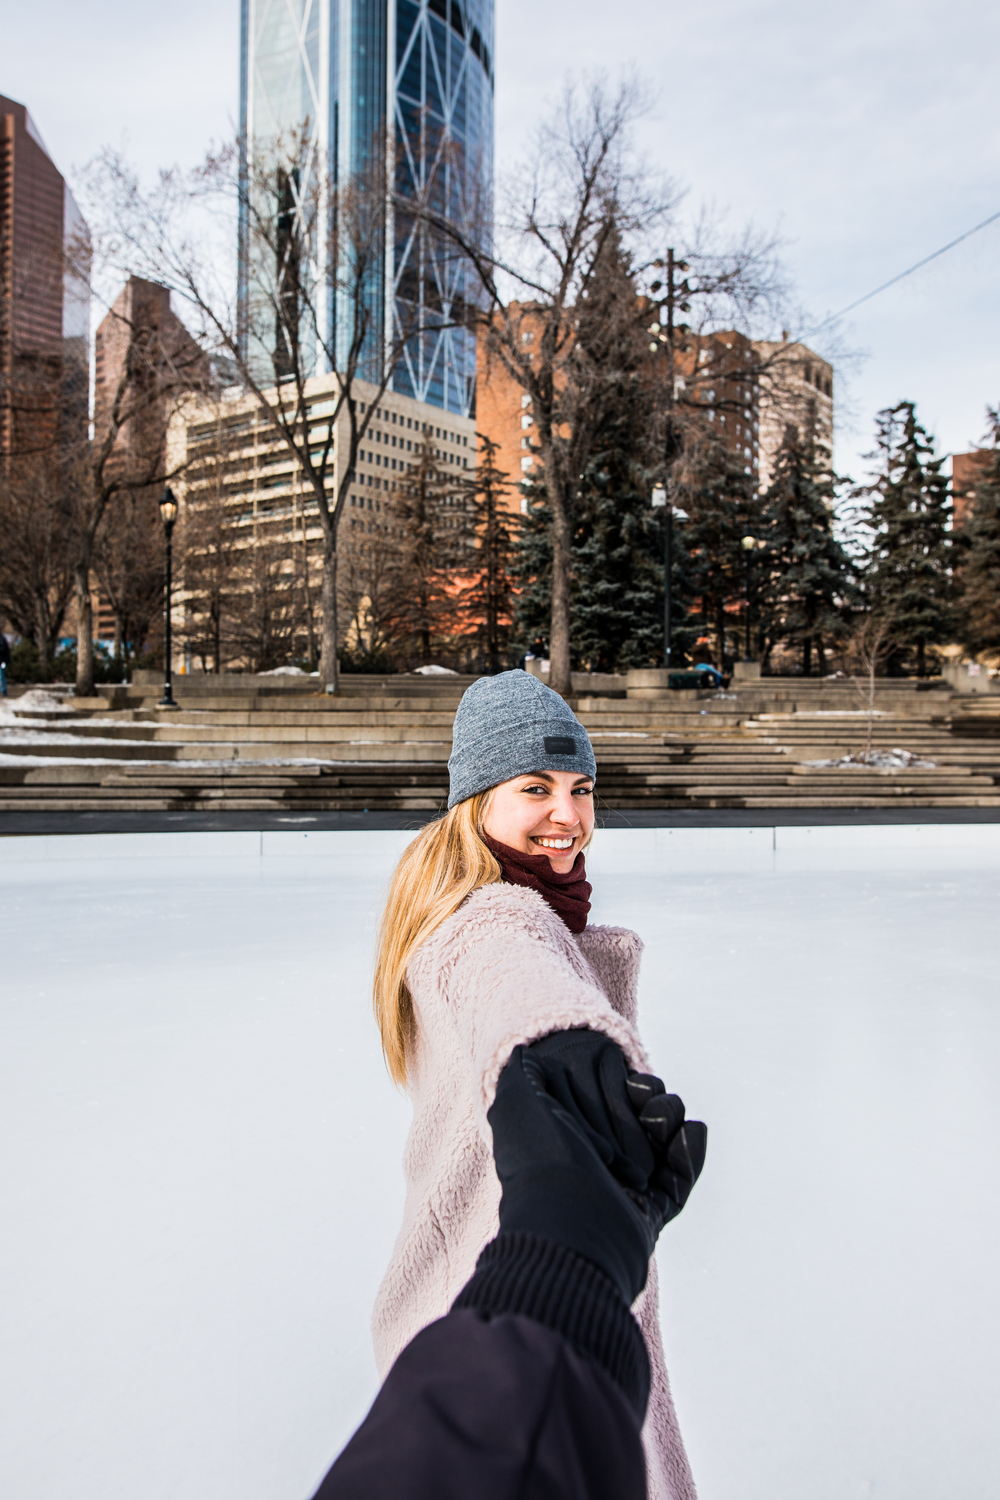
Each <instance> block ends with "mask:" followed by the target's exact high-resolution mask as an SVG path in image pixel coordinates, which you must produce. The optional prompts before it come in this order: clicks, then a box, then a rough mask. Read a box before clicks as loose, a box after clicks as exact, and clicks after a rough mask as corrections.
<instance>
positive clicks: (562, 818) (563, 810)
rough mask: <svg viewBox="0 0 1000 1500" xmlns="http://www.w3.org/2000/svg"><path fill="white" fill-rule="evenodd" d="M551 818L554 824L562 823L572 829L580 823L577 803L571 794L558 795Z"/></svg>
mask: <svg viewBox="0 0 1000 1500" xmlns="http://www.w3.org/2000/svg"><path fill="white" fill-rule="evenodd" d="M549 817H550V818H551V819H552V822H553V823H561V824H562V825H563V826H564V827H566V828H572V826H573V824H574V823H577V822H579V818H578V815H577V810H576V803H575V802H574V800H573V795H572V793H571V792H557V793H556V795H555V799H554V801H553V805H552V810H551V812H550V813H549Z"/></svg>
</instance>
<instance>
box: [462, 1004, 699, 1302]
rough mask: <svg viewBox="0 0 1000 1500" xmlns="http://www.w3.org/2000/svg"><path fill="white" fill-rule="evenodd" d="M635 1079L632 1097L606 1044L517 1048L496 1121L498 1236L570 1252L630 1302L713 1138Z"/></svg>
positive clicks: (561, 1039)
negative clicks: (535, 1240)
mask: <svg viewBox="0 0 1000 1500" xmlns="http://www.w3.org/2000/svg"><path fill="white" fill-rule="evenodd" d="M633 1077H634V1079H635V1080H637V1082H635V1083H634V1084H633V1085H632V1088H631V1089H630V1085H629V1078H628V1070H627V1066H626V1064H625V1059H624V1057H623V1055H622V1052H621V1050H620V1048H618V1047H617V1046H616V1045H615V1043H614V1042H611V1041H610V1040H609V1039H608V1038H607V1037H604V1036H601V1035H600V1034H599V1033H597V1032H589V1031H571V1032H559V1033H557V1034H556V1035H555V1036H552V1037H546V1038H544V1039H543V1041H541V1042H536V1043H535V1044H534V1045H533V1046H531V1047H517V1048H516V1049H515V1050H514V1053H513V1054H512V1056H511V1059H510V1062H509V1063H508V1064H507V1066H506V1068H505V1069H504V1071H503V1072H502V1073H501V1075H500V1079H499V1082H498V1084H497V1093H496V1099H495V1100H494V1103H493V1106H492V1108H491V1109H490V1112H489V1116H488V1118H489V1122H490V1126H491V1128H492V1130H493V1155H494V1159H495V1161H496V1168H497V1175H498V1176H499V1178H500V1183H501V1186H502V1188H503V1196H502V1199H501V1203H500V1230H501V1233H504V1232H512V1233H516V1232H526V1233H530V1234H536V1235H540V1236H542V1237H543V1238H545V1239H550V1240H554V1241H555V1242H556V1243H558V1244H562V1245H567V1246H568V1247H569V1248H570V1249H572V1250H575V1251H576V1252H577V1253H578V1254H579V1255H583V1256H585V1257H586V1258H587V1259H588V1260H590V1261H592V1262H593V1263H594V1264H595V1265H597V1266H599V1267H600V1268H601V1269H602V1270H603V1271H604V1272H605V1274H606V1275H608V1276H609V1277H610V1278H611V1280H612V1281H613V1282H614V1283H615V1285H616V1286H617V1287H618V1289H619V1291H620V1293H621V1295H622V1296H623V1297H624V1298H625V1300H626V1301H627V1302H628V1303H632V1302H634V1301H635V1298H636V1297H637V1296H638V1295H639V1293H640V1292H641V1291H642V1288H643V1287H644V1286H645V1284H646V1275H647V1272H648V1267H649V1257H650V1255H651V1254H652V1251H653V1247H654V1245H655V1244H656V1239H657V1236H658V1235H659V1232H660V1230H661V1228H662V1227H663V1225H664V1224H665V1223H666V1222H667V1220H668V1219H670V1218H672V1217H673V1216H674V1215H675V1214H677V1213H679V1212H680V1209H681V1207H683V1203H684V1200H685V1199H686V1197H687V1194H688V1193H689V1192H690V1190H691V1186H692V1185H693V1183H694V1180H695V1179H696V1177H697V1175H698V1173H699V1172H700V1170H701V1164H702V1161H703V1160H704V1152H705V1136H706V1132H705V1127H704V1126H703V1125H695V1124H694V1122H690V1123H689V1124H688V1125H682V1122H683V1106H682V1105H681V1104H680V1101H679V1100H675V1099H674V1098H673V1096H667V1095H666V1094H664V1093H663V1091H662V1085H659V1089H658V1091H657V1090H656V1089H654V1087H653V1085H654V1084H658V1080H654V1079H650V1078H647V1077H646V1076H645V1075H640V1074H635V1075H633ZM636 1090H638V1091H640V1093H641V1108H642V1111H643V1113H644V1114H645V1115H647V1116H648V1118H647V1119H645V1120H640V1118H638V1115H637V1110H636V1106H635V1104H634V1102H633V1094H634V1092H635V1091H636ZM668 1099H669V1100H671V1101H673V1102H671V1103H669V1104H668V1105H667V1106H666V1107H664V1105H663V1104H662V1103H660V1102H659V1101H661V1100H668ZM678 1110H679V1113H678Z"/></svg>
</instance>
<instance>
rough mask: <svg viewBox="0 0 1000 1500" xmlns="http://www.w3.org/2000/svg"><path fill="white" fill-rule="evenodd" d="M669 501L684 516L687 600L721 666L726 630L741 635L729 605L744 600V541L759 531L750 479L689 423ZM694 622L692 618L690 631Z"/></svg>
mask: <svg viewBox="0 0 1000 1500" xmlns="http://www.w3.org/2000/svg"><path fill="white" fill-rule="evenodd" d="M673 499H674V503H675V504H676V505H677V506H678V507H680V509H682V510H684V511H686V512H687V516H688V519H687V521H686V522H684V523H683V525H682V527H681V530H680V539H681V548H682V549H683V555H684V556H685V558H686V578H685V581H684V586H685V588H686V591H687V596H688V598H692V599H694V598H697V600H698V602H699V613H700V617H701V621H700V623H701V634H702V635H706V636H711V635H713V634H714V636H715V638H716V650H715V656H716V660H717V665H718V666H720V667H722V666H723V665H724V664H725V658H726V656H727V654H728V653H727V646H726V631H727V626H728V627H729V628H730V629H731V630H732V631H733V632H734V635H735V634H736V632H738V630H739V618H738V617H736V618H732V617H731V612H730V611H729V610H728V609H727V605H730V604H732V603H733V602H739V603H742V601H743V600H744V599H745V597H746V557H745V554H744V551H743V538H744V536H746V535H747V534H748V533H749V532H751V531H757V530H758V529H759V526H760V513H759V505H758V503H757V502H756V499H755V487H754V482H753V477H752V475H750V474H748V473H747V472H746V465H745V463H744V461H743V459H742V457H741V456H740V455H739V454H737V453H736V452H734V451H733V450H732V449H731V448H729V447H728V446H727V445H726V443H725V442H724V441H722V440H721V439H720V438H718V437H717V436H716V435H715V432H714V431H713V430H710V429H709V428H708V427H707V425H706V426H705V427H702V428H700V429H698V428H696V427H695V426H694V425H693V424H692V425H691V426H689V428H688V431H687V433H686V436H685V446H684V452H683V454H682V455H681V458H680V461H679V463H678V465H677V468H676V469H675V481H674V486H673ZM678 550H680V549H678ZM695 619H696V616H694V615H692V617H691V621H690V623H691V625H692V626H693V625H694V623H695Z"/></svg>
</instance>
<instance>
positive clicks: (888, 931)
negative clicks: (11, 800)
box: [0, 826, 1000, 1500]
mask: <svg viewBox="0 0 1000 1500" xmlns="http://www.w3.org/2000/svg"><path fill="white" fill-rule="evenodd" d="M870 832H871V834H872V837H871V838H870V839H868V840H867V841H866V838H865V835H866V834H868V833H869V830H865V829H862V830H857V829H853V830H845V829H824V830H819V831H816V833H815V836H811V835H810V830H808V829H794V830H785V829H782V830H778V835H779V836H780V839H781V842H780V845H779V847H778V849H777V852H775V850H774V847H773V842H774V840H773V836H772V832H771V830H769V829H767V830H746V829H739V830H711V831H708V832H707V833H701V834H700V835H699V831H698V830H684V831H680V832H677V831H673V832H671V831H668V830H659V831H654V830H648V831H644V832H641V833H640V832H639V831H634V832H633V831H622V832H618V831H615V832H608V833H605V834H602V835H599V836H598V841H597V844H596V846H595V849H594V851H593V856H592V859H591V862H590V864H591V870H592V875H593V879H594V883H595V912H594V920H597V921H608V922H615V923H623V924H626V925H628V926H631V927H634V928H635V929H636V930H637V931H638V932H639V933H640V934H641V936H642V937H643V938H644V940H645V942H646V954H645V958H644V964H643V979H642V989H641V1016H640V1019H641V1025H642V1029H643V1032H644V1035H645V1038H646V1041H647V1044H648V1046H649V1050H650V1052H651V1054H652V1056H653V1058H654V1060H655V1062H656V1064H657V1066H658V1069H659V1070H660V1071H661V1072H662V1074H663V1076H664V1078H665V1079H666V1081H667V1084H668V1087H670V1088H672V1089H676V1090H677V1091H678V1092H680V1093H682V1094H683V1096H684V1098H685V1100H686V1102H687V1104H688V1108H689V1112H690V1113H692V1114H694V1115H697V1116H699V1117H701V1118H703V1119H705V1120H706V1121H708V1123H709V1130H710V1135H709V1157H708V1164H707V1166H706V1170H705V1174H704V1177H703V1179H702V1181H701V1183H700V1184H699V1186H698V1189H697V1191H696V1192H695V1194H694V1195H693V1197H692V1199H691V1202H690V1203H689V1205H688V1207H687V1209H686V1211H685V1213H684V1214H683V1215H682V1217H681V1218H680V1219H679V1220H678V1221H677V1222H676V1223H675V1224H672V1225H669V1226H668V1227H667V1230H666V1231H665V1233H664V1235H663V1238H662V1240H661V1245H660V1260H661V1277H662V1285H663V1326H664V1341H665V1344H666V1349H667V1360H668V1364H669V1366H670V1370H671V1374H672V1379H673V1383H674V1389H675V1396H676V1400H677V1405H678V1410H679V1414H680V1420H681V1425H682V1428H683V1430H684V1433H685V1436H686V1439H687V1443H688V1447H689V1451H690V1455H691V1461H692V1465H693V1468H694V1472H695V1476H696V1479H697V1481H698V1486H699V1492H700V1495H701V1496H702V1500H852V1497H860V1496H872V1497H877V1500H983V1497H985V1496H987V1495H991V1494H995V1493H996V1485H997V1478H996V1476H997V1473H998V1470H1000V1423H998V1422H997V1411H998V1410H1000V1362H998V1357H997V1350H998V1348H1000V1316H998V1302H1000V1292H998V1282H1000V1276H998V1270H997V1265H998V1245H1000V1206H998V1205H1000V1192H998V1188H1000V1183H998V1175H1000V1174H998V1161H1000V996H998V983H997V974H998V969H1000V945H998V933H1000V924H998V920H997V910H998V904H997V897H998V886H1000V837H998V836H1000V827H997V826H993V827H987V828H985V829H983V828H973V829H972V830H971V831H970V830H969V829H964V830H961V832H960V833H958V832H956V834H955V839H951V840H950V839H949V834H950V833H951V832H952V831H950V830H948V829H945V830H944V831H942V830H941V829H940V828H938V829H929V830H923V831H922V832H921V831H920V830H910V829H906V828H904V829H902V830H900V829H878V830H872V831H870ZM404 837H405V835H400V834H392V833H331V834H321V835H313V836H310V839H307V838H305V837H303V836H297V835H295V834H294V833H292V834H288V835H274V836H268V835H265V836H264V837H263V839H262V838H261V836H260V835H257V834H226V835H198V834H180V835H157V836H150V837H148V838H143V837H141V836H138V835H134V836H129V835H125V836H121V837H110V838H101V837H94V838H91V839H89V840H88V839H84V838H78V839H59V838H52V839H49V840H24V841H21V840H11V839H8V840H3V841H0V883H2V907H0V911H2V917H3V922H2V935H3V954H4V956H3V968H4V985H3V1023H2V1039H0V1059H2V1077H0V1109H2V1111H3V1124H2V1139H3V1158H2V1183H3V1235H2V1244H0V1287H2V1293H0V1295H2V1298H3V1312H2V1327H3V1337H2V1340H0V1368H2V1383H0V1406H2V1410H3V1414H4V1417H3V1429H4V1436H3V1439H2V1444H3V1447H2V1454H0V1494H2V1495H3V1496H4V1500H53V1497H55V1496H65V1497H71V1500H136V1497H138V1496H141V1497H142V1500H306V1497H308V1496H309V1495H310V1493H311V1491H312V1488H313V1486H314V1485H315V1484H316V1483H317V1482H318V1480H319V1478H320V1477H321V1475H322V1474H323V1472H324V1471H325V1468H326V1466H327V1464H328V1463H329V1461H330V1460H331V1458H332V1457H333V1455H334V1453H335V1452H336V1451H337V1449H338V1447H339V1446H340V1445H341V1444H342V1443H343V1442H344V1440H345V1439H346V1438H347V1436H348V1435H349V1433H350V1431H351V1429H352V1428H353V1426H354V1425H355V1424H356V1423H357V1422H358V1420H359V1419H360V1418H361V1417H362V1415H363V1414H364V1411H365V1409H366V1407H367V1404H368V1402H369V1401H370V1399H371V1396H372V1395H373V1393H374V1390H375V1384H376V1381H375V1370H374V1364H373V1360H372V1355H371V1351H370V1345H369V1337H368V1318H369V1312H370V1308H371V1304H372V1300H373V1298H374V1295H375V1290H376V1287H377V1285H378V1282H379V1279H380V1277H381V1274H382V1271H383V1268H384V1266H385V1264H386V1261H387V1259H388V1256H389V1251H390V1247H391V1245H392V1242H393V1239H394V1236H395V1233H396V1230H397V1227H398V1223H399V1218H400V1212H401V1203H402V1179H401V1171H400V1153H401V1149H402V1144H403V1139H404V1136H405V1132H406V1129H407V1122H408V1113H409V1111H408V1106H407V1103H406V1100H405V1098H404V1097H402V1096H400V1095H398V1094H397V1093H396V1092H395V1091H394V1090H393V1089H392V1087H391V1086H390V1084H389V1083H388V1082H387V1079H386V1076H385V1073H384V1070H383V1067H382V1063H381V1060H380V1055H379V1050H378V1045H377V1041H376V1036H375V1032H374V1028H373V1023H372V1021H371V1019H370V1013H369V1005H368V998H367V984H368V975H369V966H370V958H371V947H372V936H373V931H374V922H375V916H376V912H377V908H378V903H379V899H380V894H381V891H382V889H383V887H384V883H385V879H386V877H387V874H388V871H389V869H390V867H391V863H392V860H393V858H394V854H395V852H396V851H398V849H399V848H400V847H401V841H402V840H403V838H404ZM241 840H242V842H240V841H241ZM227 841H228V842H227ZM262 847H263V851H264V852H263V856H262V855H261V852H260V851H261V848H262ZM123 851H124V857H123ZM91 853H93V854H94V855H95V856H96V857H89V856H90V854H91Z"/></svg>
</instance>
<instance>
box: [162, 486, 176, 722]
mask: <svg viewBox="0 0 1000 1500" xmlns="http://www.w3.org/2000/svg"><path fill="white" fill-rule="evenodd" d="M160 519H161V520H162V521H163V534H164V536H165V537H166V540H167V583H166V596H167V597H166V606H165V613H164V648H163V697H162V698H161V699H160V701H159V704H158V705H157V706H158V707H159V708H176V707H177V704H176V703H175V702H174V691H173V683H172V682H171V680H170V656H171V642H170V595H171V585H172V582H173V578H172V572H173V547H172V545H171V537H172V535H173V530H174V522H175V521H176V520H177V498H176V496H175V495H174V492H173V490H172V489H171V488H170V486H169V485H168V486H167V488H166V489H165V490H164V491H163V494H162V495H161V496H160Z"/></svg>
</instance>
